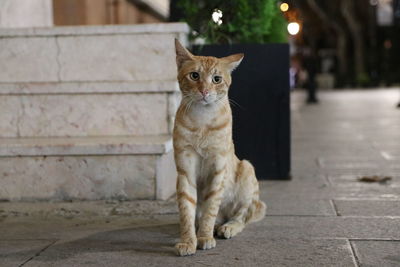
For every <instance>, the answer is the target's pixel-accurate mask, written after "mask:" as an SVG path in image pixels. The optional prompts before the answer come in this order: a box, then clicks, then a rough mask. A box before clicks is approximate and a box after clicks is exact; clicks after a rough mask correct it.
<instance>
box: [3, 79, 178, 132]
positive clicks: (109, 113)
mask: <svg viewBox="0 0 400 267" xmlns="http://www.w3.org/2000/svg"><path fill="white" fill-rule="evenodd" d="M141 84H145V85H143V87H141V86H139V85H137V84H135V85H132V84H130V83H94V84H88V83H83V84H79V83H53V84H49V83H44V84H24V85H21V84H7V85H4V84H0V138H1V137H3V138H4V137H63V136H113V135H115V136H119V135H160V134H170V133H171V130H172V124H173V121H174V116H175V111H176V109H177V104H178V102H179V99H180V94H179V92H177V88H176V82H175V81H171V82H165V81H164V82H147V83H143V82H142V83H141Z"/></svg>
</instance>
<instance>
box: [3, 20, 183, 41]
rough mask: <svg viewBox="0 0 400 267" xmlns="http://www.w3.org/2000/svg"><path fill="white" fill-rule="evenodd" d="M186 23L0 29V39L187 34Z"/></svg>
mask: <svg viewBox="0 0 400 267" xmlns="http://www.w3.org/2000/svg"><path fill="white" fill-rule="evenodd" d="M188 32H189V26H188V25H187V24H186V23H155V24H141V25H118V26H117V25H105V26H65V27H46V28H23V29H0V37H8V38H10V37H28V36H34V37H38V36H78V35H115V34H118V35H121V34H138V33H150V34H153V33H188Z"/></svg>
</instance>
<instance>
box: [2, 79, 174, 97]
mask: <svg viewBox="0 0 400 267" xmlns="http://www.w3.org/2000/svg"><path fill="white" fill-rule="evenodd" d="M178 91H179V86H178V83H177V81H176V80H171V81H168V80H167V81H132V82H126V81H113V82H110V81H104V82H31V83H29V82H25V83H0V95H36V94H96V93H99V94H104V93H112V94H115V93H165V92H167V93H168V92H178Z"/></svg>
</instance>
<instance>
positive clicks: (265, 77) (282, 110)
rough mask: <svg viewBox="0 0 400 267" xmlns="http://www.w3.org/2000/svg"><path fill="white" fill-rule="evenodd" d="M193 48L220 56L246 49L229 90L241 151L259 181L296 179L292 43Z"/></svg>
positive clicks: (237, 145) (235, 140) (236, 135)
mask: <svg viewBox="0 0 400 267" xmlns="http://www.w3.org/2000/svg"><path fill="white" fill-rule="evenodd" d="M192 50H193V53H194V54H195V55H204V56H216V57H223V56H228V55H230V54H235V53H244V59H243V61H242V63H241V64H240V66H239V67H238V69H237V70H235V71H234V72H233V75H232V85H231V88H230V92H229V97H230V99H232V100H233V101H234V102H235V103H237V104H238V105H235V104H231V106H232V112H233V140H234V143H235V149H236V154H237V155H238V157H239V158H240V159H247V160H249V161H250V162H251V163H252V164H253V165H254V166H255V168H256V174H257V178H258V179H290V88H289V46H288V45H287V44H248V45H247V44H234V45H205V46H195V47H193V49H192Z"/></svg>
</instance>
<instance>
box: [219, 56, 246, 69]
mask: <svg viewBox="0 0 400 267" xmlns="http://www.w3.org/2000/svg"><path fill="white" fill-rule="evenodd" d="M243 57H244V54H242V53H240V54H234V55H230V56H227V57H223V58H221V60H222V62H223V63H224V64H225V65H226V66H227V68H228V70H229V72H232V71H233V70H234V69H236V68H237V67H238V66H239V64H240V62H242V59H243Z"/></svg>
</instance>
